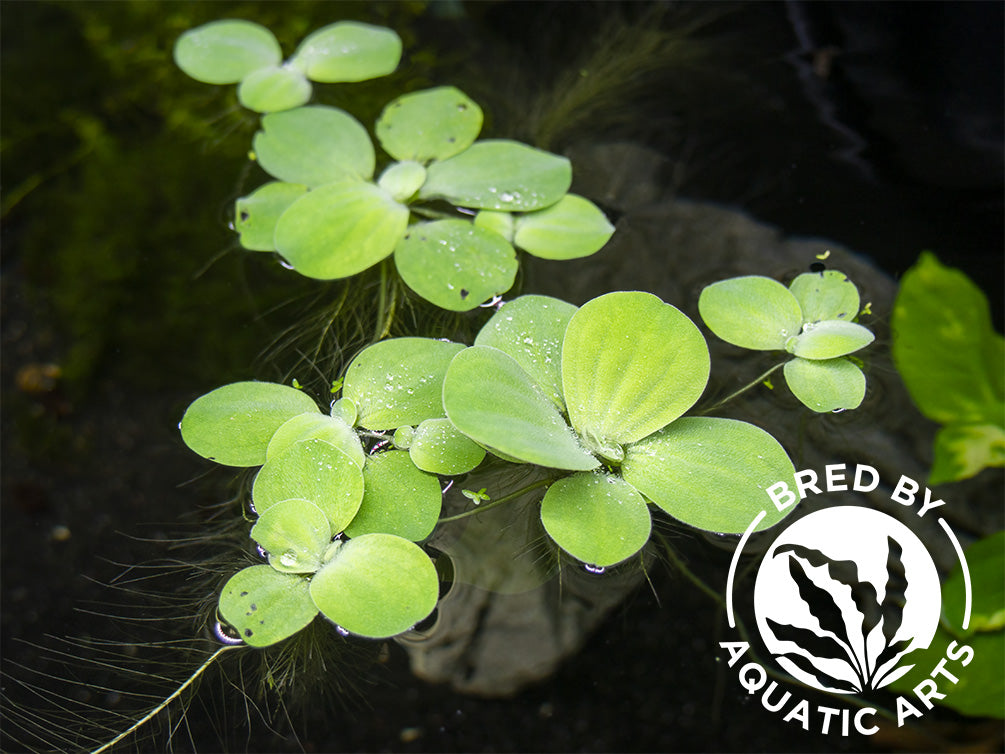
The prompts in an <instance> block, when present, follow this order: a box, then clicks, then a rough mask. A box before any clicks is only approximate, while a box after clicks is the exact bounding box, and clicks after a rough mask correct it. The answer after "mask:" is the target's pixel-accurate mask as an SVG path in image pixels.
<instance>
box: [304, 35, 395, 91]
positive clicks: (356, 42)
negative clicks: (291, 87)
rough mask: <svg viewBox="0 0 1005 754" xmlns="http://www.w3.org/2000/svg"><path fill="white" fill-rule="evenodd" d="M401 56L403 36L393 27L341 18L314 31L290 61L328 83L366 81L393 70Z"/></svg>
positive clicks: (315, 78)
mask: <svg viewBox="0 0 1005 754" xmlns="http://www.w3.org/2000/svg"><path fill="white" fill-rule="evenodd" d="M400 60H401V38H400V37H399V36H398V35H397V34H396V33H395V32H394V31H392V30H391V29H387V28H385V27H383V26H371V25H370V24H364V23H360V22H358V21H339V22H337V23H334V24H330V25H328V26H325V27H323V28H321V29H318V30H317V31H315V32H314V33H312V34H310V35H309V36H308V37H307V38H306V39H305V40H304V41H303V42H301V43H300V46H299V47H298V48H297V51H296V52H295V53H293V57H292V58H290V62H289V64H290V65H291V66H293V67H295V68H297V69H298V70H301V71H303V72H304V74H306V75H307V77H308V78H310V79H312V80H313V81H318V82H322V83H327V84H334V83H339V82H355V81H366V80H367V79H375V78H378V77H380V76H386V75H387V74H389V73H393V72H394V69H395V68H397V67H398V61H400Z"/></svg>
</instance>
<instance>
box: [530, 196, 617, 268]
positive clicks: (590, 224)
mask: <svg viewBox="0 0 1005 754" xmlns="http://www.w3.org/2000/svg"><path fill="white" fill-rule="evenodd" d="M613 233H614V226H613V225H611V223H610V222H609V221H608V220H607V217H605V216H604V213H603V212H601V211H600V208H599V207H597V205H595V204H594V203H593V202H591V201H589V200H588V199H584V198H583V197H581V196H576V195H575V194H566V195H565V196H563V197H562V198H561V199H559V201H558V202H557V203H556V204H553V205H551V206H550V207H546V208H545V209H539V210H537V211H536V212H530V213H528V214H526V215H521V216H520V217H518V218H517V220H516V234H515V235H514V237H513V243H514V245H516V246H518V247H520V248H521V249H523V250H525V251H527V252H529V253H531V254H533V255H534V256H535V257H540V258H541V259H579V258H580V257H588V256H590V255H591V254H594V253H596V252H598V251H600V249H601V247H603V245H604V244H605V243H607V241H608V240H609V239H610V237H611V235H612V234H613Z"/></svg>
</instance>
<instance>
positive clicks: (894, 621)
mask: <svg viewBox="0 0 1005 754" xmlns="http://www.w3.org/2000/svg"><path fill="white" fill-rule="evenodd" d="M886 543H887V547H888V548H889V549H888V555H887V557H886V573H887V577H886V594H884V595H883V636H885V637H886V643H887V644H891V643H892V642H893V637H894V636H896V635H897V631H899V630H900V624H901V621H902V620H903V618H904V595H905V594H906V592H907V573H906V571H904V563H903V562H902V561H901V559H900V556H901V554H902V553H903V548H902V547H901V546H900V543H898V542H897V541H896V540H895V539H894V538H893V537H887V538H886Z"/></svg>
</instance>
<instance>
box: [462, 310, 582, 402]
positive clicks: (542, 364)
mask: <svg viewBox="0 0 1005 754" xmlns="http://www.w3.org/2000/svg"><path fill="white" fill-rule="evenodd" d="M575 313H576V307H575V306H573V305H572V304H569V303H566V302H565V301H562V300H560V299H557V298H551V297H550V296H535V295H528V296H520V297H519V298H515V299H513V300H512V301H507V302H506V304H505V305H504V306H503V307H502V308H500V309H499V311H497V312H496V313H495V314H493V315H492V318H491V319H490V320H489V321H488V322H486V323H485V325H484V326H483V327H482V329H481V331H480V332H479V333H478V337H476V338H475V345H476V346H491V347H492V348H498V349H499V350H500V351H503V352H504V353H506V354H509V355H510V356H512V357H513V358H514V359H515V360H516V362H517V364H519V365H520V367H521V368H522V369H523V370H524V371H525V372H526V373H527V374H528V375H529V376H530V377H531V379H532V380H534V383H535V384H536V385H537V386H538V387H539V388H540V389H541V391H542V392H543V393H544V394H545V395H547V396H548V397H549V398H551V400H552V401H554V402H555V405H556V406H558V408H559V410H560V411H565V399H564V398H563V397H562V342H563V341H564V339H565V328H566V327H568V325H569V320H570V319H572V315H573V314H575Z"/></svg>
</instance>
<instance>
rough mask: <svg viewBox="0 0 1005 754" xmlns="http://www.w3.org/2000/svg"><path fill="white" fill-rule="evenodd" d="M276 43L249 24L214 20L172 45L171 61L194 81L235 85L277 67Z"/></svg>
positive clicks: (278, 51)
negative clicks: (254, 73)
mask: <svg viewBox="0 0 1005 754" xmlns="http://www.w3.org/2000/svg"><path fill="white" fill-rule="evenodd" d="M282 59H283V52H282V50H281V49H279V42H277V41H276V38H275V37H274V36H273V34H272V32H271V31H269V30H268V29H266V28H265V27H264V26H260V25H259V24H255V23H252V22H250V21H239V20H226V21H213V22H211V23H208V24H203V25H202V26H197V27H196V28H194V29H189V30H188V31H186V32H185V33H184V34H182V35H181V36H180V37H178V41H177V42H176V43H175V46H174V62H175V63H176V64H177V65H178V67H179V68H181V69H182V70H183V71H184V72H185V73H187V74H188V75H189V76H191V77H192V78H194V79H195V80H196V81H202V82H203V83H206V84H236V83H237V82H238V81H240V80H241V79H243V78H244V77H245V76H247V75H248V74H249V73H251V72H253V71H255V70H257V69H259V68H265V67H267V66H274V65H278V64H279V62H280V61H281V60H282Z"/></svg>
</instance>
